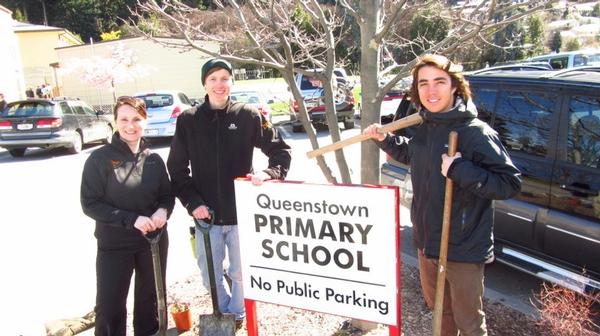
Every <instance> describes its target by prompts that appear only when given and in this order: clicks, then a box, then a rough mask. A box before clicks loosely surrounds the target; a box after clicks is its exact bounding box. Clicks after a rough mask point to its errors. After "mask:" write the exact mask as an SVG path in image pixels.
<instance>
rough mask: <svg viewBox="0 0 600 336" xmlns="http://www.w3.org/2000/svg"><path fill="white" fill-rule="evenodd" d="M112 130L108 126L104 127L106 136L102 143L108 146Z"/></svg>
mask: <svg viewBox="0 0 600 336" xmlns="http://www.w3.org/2000/svg"><path fill="white" fill-rule="evenodd" d="M112 136H113V128H112V126H110V125H106V136H105V137H104V139H102V143H105V144H109V143H110V142H111V141H112Z"/></svg>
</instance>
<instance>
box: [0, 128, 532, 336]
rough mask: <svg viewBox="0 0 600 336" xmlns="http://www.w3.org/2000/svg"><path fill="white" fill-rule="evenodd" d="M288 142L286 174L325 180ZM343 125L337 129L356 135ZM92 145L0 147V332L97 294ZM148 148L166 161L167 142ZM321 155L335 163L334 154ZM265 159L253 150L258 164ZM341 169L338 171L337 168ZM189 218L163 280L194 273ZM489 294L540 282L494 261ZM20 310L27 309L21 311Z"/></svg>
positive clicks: (177, 222) (35, 325)
mask: <svg viewBox="0 0 600 336" xmlns="http://www.w3.org/2000/svg"><path fill="white" fill-rule="evenodd" d="M280 129H281V132H282V133H283V135H284V137H285V138H286V141H287V142H288V143H289V144H290V145H291V146H292V148H293V154H292V155H293V160H292V167H291V169H290V172H289V174H288V180H296V181H306V182H312V183H325V182H326V180H325V178H324V177H323V175H322V174H321V172H320V170H319V168H318V167H317V165H316V164H315V163H314V162H313V160H309V159H307V158H306V155H305V153H306V152H307V151H308V150H310V149H311V148H310V144H309V142H308V140H307V139H306V135H305V134H304V133H297V134H294V133H292V132H291V128H290V127H289V126H282V127H280ZM358 132H359V129H358V127H357V128H355V129H354V130H349V131H343V133H342V136H343V137H348V136H351V135H356V134H358ZM318 137H319V139H320V142H321V144H322V145H324V144H328V143H329V142H330V140H329V137H328V132H327V131H319V132H318ZM95 148H97V146H89V147H86V148H85V149H84V151H83V152H82V153H80V154H79V155H69V154H67V153H66V151H64V150H58V149H56V150H32V151H28V152H27V154H26V155H25V157H23V158H19V159H15V158H12V157H10V156H9V155H8V153H7V152H6V151H4V150H0V176H2V181H3V186H2V223H3V225H2V230H3V232H2V234H0V256H1V257H0V258H1V259H0V260H2V270H3V276H2V277H0V301H1V302H2V303H3V306H4V307H3V308H2V312H3V313H2V316H3V321H4V323H3V326H2V330H3V332H2V333H3V334H5V335H23V336H27V335H35V336H37V335H41V334H44V329H43V325H44V323H46V322H48V321H51V320H55V319H61V318H68V317H75V316H82V315H84V314H85V313H87V312H88V311H90V310H91V309H92V308H93V305H94V301H95V264H94V260H95V253H96V241H95V238H94V237H93V227H94V225H93V222H92V220H91V219H89V218H88V217H86V216H85V215H83V213H82V211H81V207H80V203H79V185H80V181H81V171H82V168H83V164H84V162H85V160H86V159H87V157H88V156H89V154H90V152H91V151H93V150H94V149H95ZM153 148H154V149H155V150H156V151H157V152H158V153H159V154H160V155H161V156H162V157H163V158H164V159H165V160H166V157H167V155H168V143H167V142H161V143H157V144H155V145H154V146H153ZM359 151H360V146H358V145H355V146H350V147H348V148H347V149H346V150H345V153H346V158H347V160H348V164H349V166H350V167H353V169H352V172H351V174H352V178H353V181H355V183H357V182H358V181H359V180H360V171H359V168H358V167H359V160H360V153H359ZM326 159H327V161H328V163H329V164H330V165H331V166H332V167H333V166H334V159H333V154H327V155H326ZM265 165H266V159H265V158H264V157H263V155H262V154H261V153H260V152H257V155H256V160H255V167H257V168H258V169H260V168H262V167H264V166H265ZM338 175H339V174H338ZM189 224H191V221H190V219H189V217H188V215H187V213H186V211H185V210H184V209H183V207H182V206H181V205H180V204H179V203H177V205H176V208H175V211H174V212H173V215H172V217H171V219H170V221H169V236H170V242H171V243H170V247H169V259H168V274H167V284H171V283H173V282H175V281H177V280H179V279H182V278H184V277H186V276H188V275H189V274H191V273H194V272H195V270H196V269H195V267H196V266H195V261H194V260H193V258H192V254H191V249H190V244H189V235H188V230H187V227H188V226H189ZM411 229H412V228H411V225H410V220H409V216H408V209H406V208H404V207H403V208H402V209H401V230H402V252H403V255H402V258H403V261H404V262H408V263H413V264H414V250H413V249H412V247H411V244H410V235H411ZM486 285H487V293H488V294H492V297H493V298H496V299H498V300H502V301H504V302H505V303H508V304H510V305H512V306H517V307H519V306H520V307H521V308H522V309H527V308H528V300H529V298H528V294H529V293H530V291H531V290H537V288H538V287H539V282H538V281H537V280H535V279H533V278H531V277H529V276H527V275H523V274H521V273H518V272H515V271H512V270H510V269H508V268H506V267H504V266H503V265H494V266H493V267H490V268H488V271H487V273H486ZM23 312H27V313H26V314H24V313H23Z"/></svg>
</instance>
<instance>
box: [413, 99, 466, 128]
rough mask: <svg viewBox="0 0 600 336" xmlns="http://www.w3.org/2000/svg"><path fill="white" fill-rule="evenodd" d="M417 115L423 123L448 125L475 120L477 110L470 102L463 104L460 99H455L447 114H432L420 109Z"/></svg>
mask: <svg viewBox="0 0 600 336" xmlns="http://www.w3.org/2000/svg"><path fill="white" fill-rule="evenodd" d="M419 114H420V115H421V117H422V118H423V120H425V122H432V123H440V124H449V123H453V122H457V121H467V120H470V119H474V118H477V108H476V107H475V104H474V103H473V101H472V100H468V101H467V102H466V103H465V102H464V100H463V99H462V98H461V97H456V98H455V99H454V107H452V108H451V109H450V110H449V111H448V112H437V113H432V112H429V111H428V110H427V109H425V108H422V109H421V111H420V112H419Z"/></svg>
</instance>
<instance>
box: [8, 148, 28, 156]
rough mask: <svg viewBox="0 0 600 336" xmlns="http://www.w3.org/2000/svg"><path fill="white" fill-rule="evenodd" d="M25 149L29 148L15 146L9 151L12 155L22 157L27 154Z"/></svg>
mask: <svg viewBox="0 0 600 336" xmlns="http://www.w3.org/2000/svg"><path fill="white" fill-rule="evenodd" d="M25 150H27V148H13V149H9V150H8V153H10V156H12V157H22V156H23V155H25Z"/></svg>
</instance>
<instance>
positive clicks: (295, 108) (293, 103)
mask: <svg viewBox="0 0 600 336" xmlns="http://www.w3.org/2000/svg"><path fill="white" fill-rule="evenodd" d="M292 107H293V108H294V111H296V112H298V111H300V106H298V102H297V101H296V100H294V101H293V102H292Z"/></svg>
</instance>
